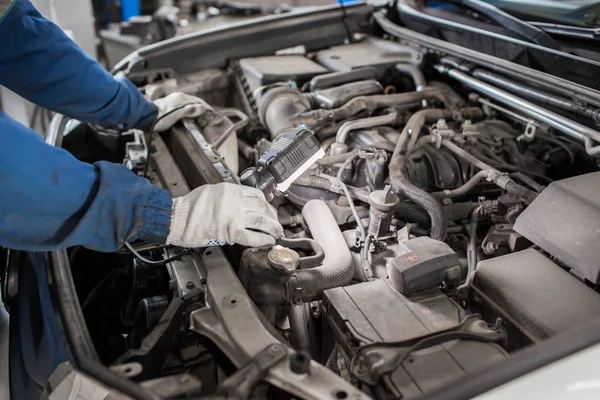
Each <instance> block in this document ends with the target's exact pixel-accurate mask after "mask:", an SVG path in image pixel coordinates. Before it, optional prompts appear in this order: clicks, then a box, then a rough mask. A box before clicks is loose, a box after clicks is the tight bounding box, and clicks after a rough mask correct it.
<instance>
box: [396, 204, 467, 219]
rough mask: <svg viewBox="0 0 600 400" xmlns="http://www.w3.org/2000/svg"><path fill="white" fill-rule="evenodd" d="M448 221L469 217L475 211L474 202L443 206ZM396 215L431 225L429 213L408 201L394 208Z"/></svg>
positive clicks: (399, 217)
mask: <svg viewBox="0 0 600 400" xmlns="http://www.w3.org/2000/svg"><path fill="white" fill-rule="evenodd" d="M442 210H443V213H444V215H445V216H446V220H448V221H460V220H463V219H467V218H469V216H470V215H471V212H472V211H473V203H471V202H461V203H452V204H447V205H445V206H443V207H442ZM394 216H395V217H396V218H398V219H399V220H401V221H406V222H414V223H418V224H420V225H429V223H430V222H431V221H430V220H429V216H428V214H427V213H426V212H425V210H423V209H422V208H421V207H419V206H417V205H415V204H413V203H408V202H400V204H399V205H398V207H396V209H395V210H394Z"/></svg>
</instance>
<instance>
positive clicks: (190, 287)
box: [185, 281, 196, 289]
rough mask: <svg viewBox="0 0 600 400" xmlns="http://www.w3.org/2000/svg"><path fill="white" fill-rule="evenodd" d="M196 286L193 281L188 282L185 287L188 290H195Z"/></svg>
mask: <svg viewBox="0 0 600 400" xmlns="http://www.w3.org/2000/svg"><path fill="white" fill-rule="evenodd" d="M195 286H196V285H194V282H192V281H187V283H186V284H185V287H186V288H188V289H193V288H194V287H195Z"/></svg>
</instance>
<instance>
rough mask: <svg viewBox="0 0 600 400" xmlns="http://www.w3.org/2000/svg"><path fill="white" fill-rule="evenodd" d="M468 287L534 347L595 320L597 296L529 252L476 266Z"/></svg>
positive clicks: (599, 303) (598, 307) (598, 304)
mask: <svg viewBox="0 0 600 400" xmlns="http://www.w3.org/2000/svg"><path fill="white" fill-rule="evenodd" d="M472 288H473V289H474V290H475V292H476V293H477V294H478V295H479V297H481V298H482V299H483V301H484V302H485V303H487V304H488V305H490V306H491V308H492V309H493V310H494V311H496V312H497V313H499V314H500V315H501V316H502V317H503V318H505V319H507V320H508V321H510V322H511V323H512V324H513V325H514V326H516V327H517V328H518V329H519V330H520V331H521V332H523V334H524V335H525V336H527V337H528V338H529V339H530V340H532V341H533V342H538V341H541V340H544V339H547V338H549V337H552V336H555V335H557V334H559V333H563V332H566V331H568V330H569V329H571V328H573V327H576V326H578V325H581V324H583V323H585V322H586V321H588V320H590V319H593V318H597V316H598V315H600V294H598V293H596V292H595V291H594V290H593V289H591V288H590V287H588V286H587V285H586V284H585V283H583V282H581V281H580V280H579V279H577V278H576V277H574V276H573V275H571V274H569V273H568V272H567V271H565V270H564V269H563V268H561V267H559V266H558V265H556V264H555V263H553V262H552V261H551V260H549V259H548V258H546V257H544V256H543V255H542V254H540V253H539V252H537V251H535V250H533V249H528V250H524V251H520V252H517V253H512V254H507V255H505V256H502V257H496V258H492V259H489V260H484V261H481V262H479V264H477V270H476V272H475V278H474V279H473V283H472Z"/></svg>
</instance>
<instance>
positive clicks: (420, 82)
mask: <svg viewBox="0 0 600 400" xmlns="http://www.w3.org/2000/svg"><path fill="white" fill-rule="evenodd" d="M396 70H397V71H398V72H401V73H403V74H406V75H409V76H410V78H411V79H412V81H413V82H414V84H415V90H416V91H417V92H420V91H421V90H423V89H424V88H425V86H426V85H427V81H426V80H425V76H424V75H423V72H422V71H421V70H420V69H419V67H417V66H416V65H412V64H396Z"/></svg>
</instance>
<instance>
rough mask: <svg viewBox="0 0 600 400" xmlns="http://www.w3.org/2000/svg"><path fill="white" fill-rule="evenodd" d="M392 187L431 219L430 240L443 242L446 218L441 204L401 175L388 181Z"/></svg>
mask: <svg viewBox="0 0 600 400" xmlns="http://www.w3.org/2000/svg"><path fill="white" fill-rule="evenodd" d="M390 180H391V183H392V187H393V188H394V190H396V191H397V192H399V193H402V194H404V195H405V196H406V197H407V198H409V199H410V200H411V201H413V202H414V203H416V204H419V205H420V206H421V207H422V208H423V209H424V210H425V211H426V212H427V214H428V215H429V218H430V219H431V234H430V236H431V238H432V239H435V240H444V239H445V238H446V226H447V221H446V216H445V215H444V212H443V211H442V206H441V204H440V203H439V202H438V201H437V200H436V199H435V197H433V196H432V195H430V194H429V193H427V192H426V191H424V190H423V189H419V188H418V187H416V186H415V185H413V184H412V183H410V181H409V180H408V179H407V178H406V177H405V176H403V175H398V176H395V177H393V178H391V179H390Z"/></svg>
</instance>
